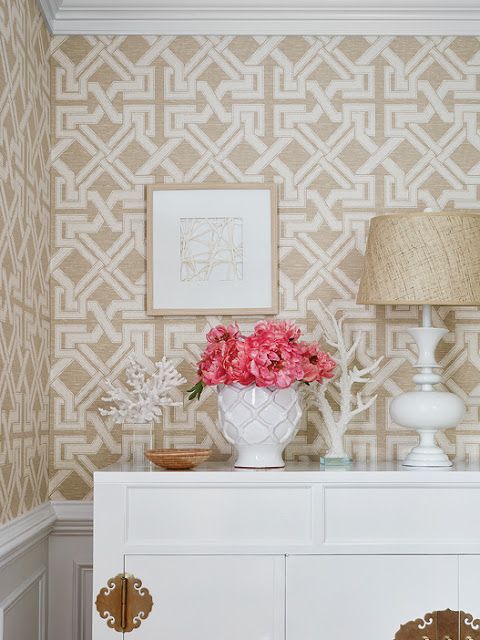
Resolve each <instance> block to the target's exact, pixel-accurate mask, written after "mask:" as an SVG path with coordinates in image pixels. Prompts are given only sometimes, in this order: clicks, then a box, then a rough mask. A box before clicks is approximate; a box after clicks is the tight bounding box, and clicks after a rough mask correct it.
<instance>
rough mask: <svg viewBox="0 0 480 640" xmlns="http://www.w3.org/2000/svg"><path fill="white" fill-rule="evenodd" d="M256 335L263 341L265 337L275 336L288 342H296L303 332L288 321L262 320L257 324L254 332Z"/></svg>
mask: <svg viewBox="0 0 480 640" xmlns="http://www.w3.org/2000/svg"><path fill="white" fill-rule="evenodd" d="M253 332H254V335H256V336H258V337H259V338H260V339H262V337H263V336H272V337H273V336H274V337H276V338H280V339H282V340H287V341H288V342H296V341H297V340H298V339H299V338H300V336H301V335H302V332H301V331H300V329H299V328H298V327H296V326H295V324H294V323H293V322H287V321H286V320H280V321H279V322H276V321H275V320H261V321H260V322H257V324H256V325H255V328H254V330H253Z"/></svg>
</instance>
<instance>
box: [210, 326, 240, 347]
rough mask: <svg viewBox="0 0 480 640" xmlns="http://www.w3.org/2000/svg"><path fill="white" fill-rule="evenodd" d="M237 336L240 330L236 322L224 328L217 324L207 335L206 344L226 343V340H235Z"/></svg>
mask: <svg viewBox="0 0 480 640" xmlns="http://www.w3.org/2000/svg"><path fill="white" fill-rule="evenodd" d="M238 336H240V329H239V328H238V324H237V323H236V322H234V323H232V324H229V325H227V326H226V327H225V326H223V324H217V326H216V327H213V329H210V331H209V332H208V333H207V342H210V343H212V342H226V341H227V340H235V339H236V338H237V337H238Z"/></svg>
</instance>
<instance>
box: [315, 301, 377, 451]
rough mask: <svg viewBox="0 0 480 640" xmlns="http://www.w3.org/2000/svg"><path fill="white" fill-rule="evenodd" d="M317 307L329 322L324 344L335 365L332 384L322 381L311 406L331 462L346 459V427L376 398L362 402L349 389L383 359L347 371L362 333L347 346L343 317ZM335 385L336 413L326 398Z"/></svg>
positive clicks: (367, 376) (363, 378) (324, 307)
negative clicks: (332, 351)
mask: <svg viewBox="0 0 480 640" xmlns="http://www.w3.org/2000/svg"><path fill="white" fill-rule="evenodd" d="M320 305H321V307H322V309H323V311H324V313H325V315H326V316H327V318H328V320H329V322H328V325H329V326H328V327H324V330H325V341H326V342H327V344H328V345H329V346H330V347H332V348H333V349H335V354H334V358H335V360H336V362H337V365H338V366H337V368H336V370H335V373H336V375H335V377H334V378H333V379H332V380H326V381H325V382H324V384H322V385H318V387H317V389H316V393H315V400H314V402H315V404H316V406H317V407H318V409H319V410H320V412H321V414H322V416H323V419H324V421H325V426H326V428H327V432H328V435H329V438H330V448H329V450H328V453H327V454H326V456H324V457H325V458H326V459H327V460H328V459H329V458H335V459H337V458H338V459H345V458H348V454H347V453H346V451H345V445H344V438H343V436H344V435H345V432H346V430H347V427H348V425H349V423H350V421H351V419H352V418H353V417H354V416H356V415H357V414H359V413H362V411H366V410H367V409H368V408H369V407H371V406H372V405H373V403H374V402H375V400H376V399H377V396H376V395H375V396H372V397H370V398H368V400H364V399H363V396H362V394H361V392H358V393H357V394H354V393H353V385H354V384H355V383H360V384H365V383H367V382H368V381H369V380H370V377H369V374H371V373H373V372H375V371H376V370H377V369H378V367H379V364H380V362H381V361H382V359H383V356H382V357H381V358H378V360H375V362H372V364H370V365H369V366H368V367H365V368H363V369H358V368H357V367H356V366H354V367H352V368H350V364H351V362H352V360H353V359H354V357H355V353H356V351H357V348H358V345H359V344H360V341H361V339H362V332H361V331H359V332H358V334H357V336H356V338H355V340H354V341H353V343H352V344H351V345H348V344H347V343H346V341H345V335H344V332H343V323H344V321H345V316H342V317H341V318H340V319H339V320H337V319H336V317H335V315H334V314H333V313H332V312H331V311H330V309H328V308H327V307H326V306H325V305H324V304H323V303H322V302H320ZM332 384H333V385H335V387H336V388H337V389H338V391H339V395H340V410H339V411H338V410H335V409H334V408H333V407H332V404H331V402H330V400H329V398H328V396H327V392H328V390H329V387H330V385H332Z"/></svg>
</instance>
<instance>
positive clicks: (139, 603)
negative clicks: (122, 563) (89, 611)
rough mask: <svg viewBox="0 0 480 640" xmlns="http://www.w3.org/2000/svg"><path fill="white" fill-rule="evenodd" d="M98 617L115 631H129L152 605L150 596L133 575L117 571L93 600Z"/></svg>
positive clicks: (136, 627)
mask: <svg viewBox="0 0 480 640" xmlns="http://www.w3.org/2000/svg"><path fill="white" fill-rule="evenodd" d="M95 606H96V607H97V611H98V613H99V614H100V617H101V618H103V619H104V620H106V621H107V626H109V627H110V628H111V629H114V630H115V631H119V632H123V633H129V632H130V631H133V630H134V629H138V627H139V626H140V625H141V623H142V622H143V621H144V620H146V619H147V618H148V615H149V613H150V611H151V610H152V607H153V600H152V596H151V595H150V592H149V590H148V589H147V588H146V587H143V586H142V581H141V580H139V579H138V578H135V576H132V575H129V574H123V573H119V574H118V575H116V576H115V577H114V578H110V579H109V580H107V586H106V587H102V589H100V592H99V594H98V596H97V599H96V601H95Z"/></svg>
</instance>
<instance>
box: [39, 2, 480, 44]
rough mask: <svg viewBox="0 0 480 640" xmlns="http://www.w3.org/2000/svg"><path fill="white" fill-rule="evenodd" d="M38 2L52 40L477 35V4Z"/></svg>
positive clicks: (479, 29) (479, 8) (479, 20)
mask: <svg viewBox="0 0 480 640" xmlns="http://www.w3.org/2000/svg"><path fill="white" fill-rule="evenodd" d="M38 2H39V3H40V6H41V8H42V10H43V13H44V15H45V19H46V21H47V23H48V26H49V28H50V31H51V32H52V33H53V34H55V35H63V34H134V33H136V34H165V35H169V34H217V35H223V34H252V35H267V34H281V35H287V34H304V35H308V34H317V35H323V34H327V35H330V34H344V35H348V34H361V35H382V34H385V35H395V34H398V35H400V34H407V35H480V0H458V1H457V2H455V0H396V1H395V2H394V1H393V0H236V1H235V0H204V1H202V2H199V0H38Z"/></svg>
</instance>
